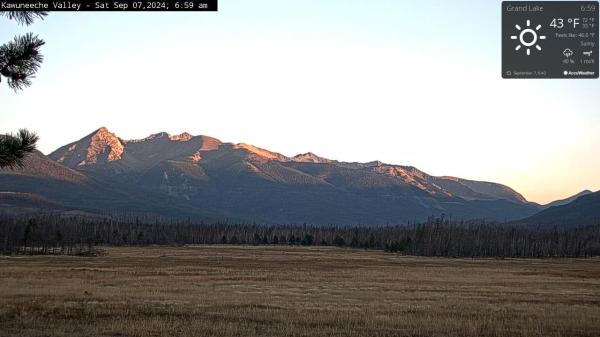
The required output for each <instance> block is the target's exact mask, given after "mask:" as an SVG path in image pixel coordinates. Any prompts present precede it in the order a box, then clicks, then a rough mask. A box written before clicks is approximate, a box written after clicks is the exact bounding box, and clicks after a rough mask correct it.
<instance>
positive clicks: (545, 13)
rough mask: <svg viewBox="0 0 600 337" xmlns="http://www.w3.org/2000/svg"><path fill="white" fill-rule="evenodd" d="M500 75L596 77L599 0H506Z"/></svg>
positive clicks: (522, 76) (521, 76) (518, 76)
mask: <svg viewBox="0 0 600 337" xmlns="http://www.w3.org/2000/svg"><path fill="white" fill-rule="evenodd" d="M502 77H504V78H567V79H571V78H598V1H504V2H502Z"/></svg>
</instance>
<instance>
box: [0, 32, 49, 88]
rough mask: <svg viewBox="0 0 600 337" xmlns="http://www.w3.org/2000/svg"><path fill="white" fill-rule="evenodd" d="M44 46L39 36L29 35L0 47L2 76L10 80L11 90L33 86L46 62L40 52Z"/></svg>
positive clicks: (0, 72)
mask: <svg viewBox="0 0 600 337" xmlns="http://www.w3.org/2000/svg"><path fill="white" fill-rule="evenodd" d="M44 44H45V42H44V40H42V39H40V38H39V37H38V36H37V35H33V34H32V33H27V34H25V35H20V36H16V37H15V38H14V40H13V41H11V42H8V43H5V44H3V45H2V46H0V76H4V77H6V78H7V79H8V86H9V87H10V88H12V89H13V90H15V91H17V90H22V89H23V88H25V87H28V86H30V85H31V79H32V78H34V77H35V73H36V72H37V70H38V69H39V67H40V65H41V63H42V61H43V60H44V57H43V55H42V53H41V52H40V48H41V47H42V46H43V45H44Z"/></svg>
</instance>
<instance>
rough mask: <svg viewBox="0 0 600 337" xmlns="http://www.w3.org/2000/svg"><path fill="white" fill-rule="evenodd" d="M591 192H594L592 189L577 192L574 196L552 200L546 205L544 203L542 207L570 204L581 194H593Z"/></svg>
mask: <svg viewBox="0 0 600 337" xmlns="http://www.w3.org/2000/svg"><path fill="white" fill-rule="evenodd" d="M591 193H593V192H592V191H590V190H585V191H581V192H579V193H577V194H575V195H572V196H570V197H568V198H565V199H561V200H556V201H553V202H551V203H549V204H546V205H544V206H542V207H543V208H550V207H554V206H562V205H566V204H570V203H571V202H573V201H574V200H575V199H577V198H579V197H581V196H584V195H588V194H591Z"/></svg>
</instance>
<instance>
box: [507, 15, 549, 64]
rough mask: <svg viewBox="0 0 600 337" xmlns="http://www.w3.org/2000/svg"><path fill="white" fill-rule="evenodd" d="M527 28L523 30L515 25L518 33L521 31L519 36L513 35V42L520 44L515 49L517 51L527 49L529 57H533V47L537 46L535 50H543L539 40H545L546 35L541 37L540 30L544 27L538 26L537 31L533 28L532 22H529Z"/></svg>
mask: <svg viewBox="0 0 600 337" xmlns="http://www.w3.org/2000/svg"><path fill="white" fill-rule="evenodd" d="M526 24H527V27H526V28H525V29H523V28H522V27H521V26H519V25H515V28H516V29H517V31H519V35H512V36H511V37H510V39H511V40H519V44H518V45H517V46H516V47H515V50H516V51H519V50H521V48H523V47H525V49H526V53H527V56H529V55H531V47H533V46H535V49H537V50H538V51H541V50H542V47H541V46H540V45H539V44H538V41H539V40H545V39H546V36H545V35H540V34H539V30H540V28H542V25H537V26H536V27H535V29H533V28H531V20H527V23H526Z"/></svg>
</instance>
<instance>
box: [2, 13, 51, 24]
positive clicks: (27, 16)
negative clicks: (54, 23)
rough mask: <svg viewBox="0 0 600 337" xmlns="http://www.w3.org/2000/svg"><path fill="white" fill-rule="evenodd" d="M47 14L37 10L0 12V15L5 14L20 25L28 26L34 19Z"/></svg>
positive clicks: (41, 17) (42, 17)
mask: <svg viewBox="0 0 600 337" xmlns="http://www.w3.org/2000/svg"><path fill="white" fill-rule="evenodd" d="M47 15H48V12H38V11H6V12H0V16H5V17H7V18H9V19H10V20H15V21H17V22H18V23H19V24H21V25H27V26H29V25H30V24H32V23H33V22H34V21H35V19H42V20H43V19H44V18H45V17H46V16H47Z"/></svg>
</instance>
